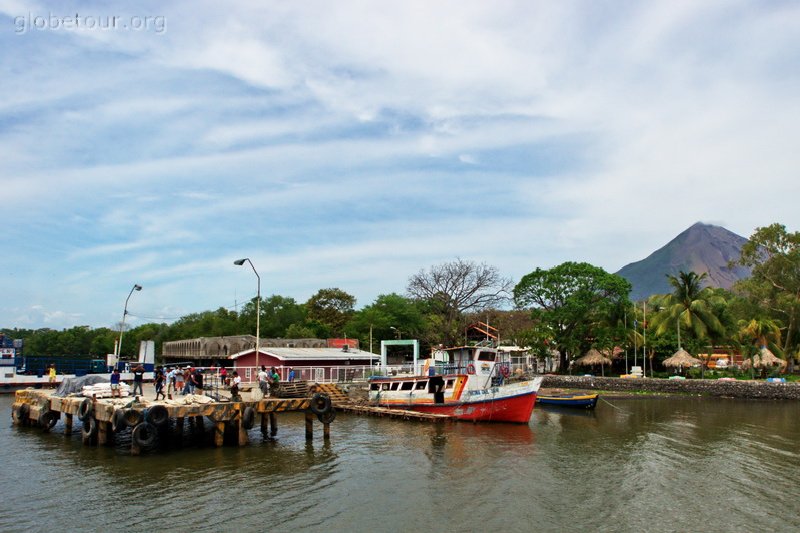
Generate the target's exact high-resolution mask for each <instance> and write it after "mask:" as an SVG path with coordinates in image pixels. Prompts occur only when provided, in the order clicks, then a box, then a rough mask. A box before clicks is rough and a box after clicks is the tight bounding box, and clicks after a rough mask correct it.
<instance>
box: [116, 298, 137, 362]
mask: <svg viewBox="0 0 800 533" xmlns="http://www.w3.org/2000/svg"><path fill="white" fill-rule="evenodd" d="M140 290H142V286H141V285H138V284H136V283H134V284H133V287H132V288H131V292H129V293H128V297H127V298H125V309H124V310H123V311H122V322H120V324H119V342H118V343H117V354H116V355H117V362H119V358H120V356H121V355H122V334H123V333H124V332H125V317H126V316H128V300H130V299H131V294H133V291H140Z"/></svg>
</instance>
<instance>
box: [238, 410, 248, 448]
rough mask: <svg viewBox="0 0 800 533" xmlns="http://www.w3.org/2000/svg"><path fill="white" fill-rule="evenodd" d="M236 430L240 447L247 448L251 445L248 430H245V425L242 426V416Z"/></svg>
mask: <svg viewBox="0 0 800 533" xmlns="http://www.w3.org/2000/svg"><path fill="white" fill-rule="evenodd" d="M236 429H237V430H238V431H237V433H238V434H239V446H247V445H248V444H249V443H250V439H249V438H248V437H247V430H246V429H244V424H242V417H241V415H240V416H239V418H238V419H237V420H236Z"/></svg>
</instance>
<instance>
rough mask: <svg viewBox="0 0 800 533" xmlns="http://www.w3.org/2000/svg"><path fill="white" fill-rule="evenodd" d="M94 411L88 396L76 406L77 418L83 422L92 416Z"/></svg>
mask: <svg viewBox="0 0 800 533" xmlns="http://www.w3.org/2000/svg"><path fill="white" fill-rule="evenodd" d="M93 412H94V404H93V403H92V400H91V399H89V398H84V400H83V401H82V402H81V404H80V406H78V420H80V421H81V422H85V421H86V419H87V418H89V417H90V416H92V413H93Z"/></svg>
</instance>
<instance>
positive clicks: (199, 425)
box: [194, 415, 206, 435]
mask: <svg viewBox="0 0 800 533" xmlns="http://www.w3.org/2000/svg"><path fill="white" fill-rule="evenodd" d="M194 427H195V429H197V432H198V433H200V434H201V435H202V434H203V433H205V431H206V428H205V426H204V425H203V416H202V415H200V416H195V417H194Z"/></svg>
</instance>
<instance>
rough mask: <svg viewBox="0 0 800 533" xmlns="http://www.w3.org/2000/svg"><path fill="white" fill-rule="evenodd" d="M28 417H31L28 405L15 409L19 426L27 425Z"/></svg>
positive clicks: (21, 405)
mask: <svg viewBox="0 0 800 533" xmlns="http://www.w3.org/2000/svg"><path fill="white" fill-rule="evenodd" d="M30 416H31V406H30V405H28V404H27V403H23V404H20V406H19V407H17V420H18V421H19V423H20V424H27V423H28V417H30Z"/></svg>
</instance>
